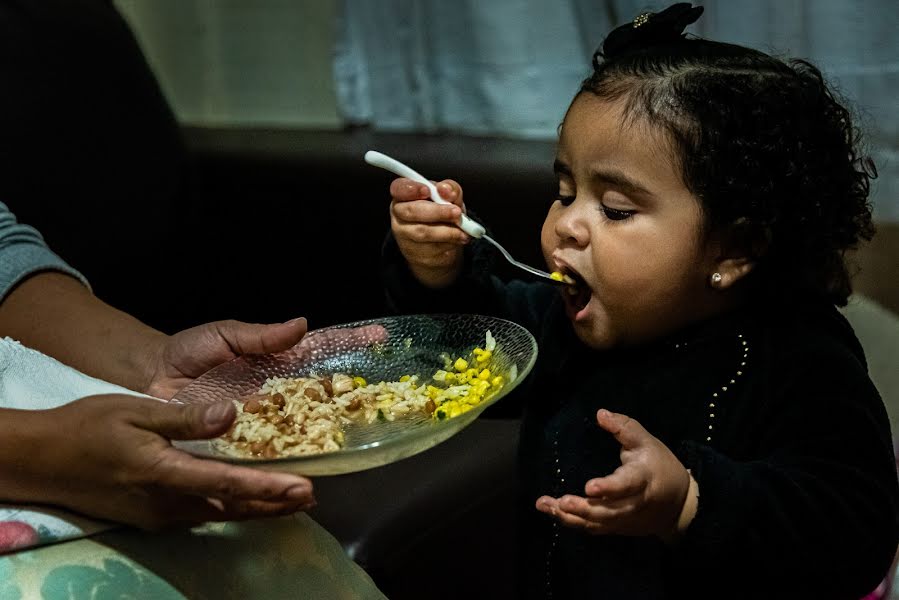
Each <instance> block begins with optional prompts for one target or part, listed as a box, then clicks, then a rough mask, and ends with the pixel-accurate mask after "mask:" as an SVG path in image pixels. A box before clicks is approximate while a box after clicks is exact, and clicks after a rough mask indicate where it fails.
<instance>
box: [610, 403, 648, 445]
mask: <svg viewBox="0 0 899 600" xmlns="http://www.w3.org/2000/svg"><path fill="white" fill-rule="evenodd" d="M596 422H597V423H598V424H599V426H600V427H602V428H603V429H605V430H606V431H608V432H609V433H611V434H612V435H614V436H615V439H616V440H618V443H619V444H621V447H622V448H625V449H633V448H638V447H640V446H641V445H644V444H647V443H649V442H650V441H651V440H652V439H654V438H653V436H652V434H650V433H649V432H648V431H646V429H644V428H643V426H642V425H641V424H640V423H639V421H637V420H636V419H632V418H630V417H629V416H627V415H622V414H620V413H613V412H610V411H608V410H606V409H604V408H601V409H599V411H597V413H596Z"/></svg>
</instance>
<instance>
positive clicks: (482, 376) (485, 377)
mask: <svg viewBox="0 0 899 600" xmlns="http://www.w3.org/2000/svg"><path fill="white" fill-rule="evenodd" d="M478 379H483V380H484V381H487V380H488V379H490V369H484V370H483V371H481V372H480V373H478Z"/></svg>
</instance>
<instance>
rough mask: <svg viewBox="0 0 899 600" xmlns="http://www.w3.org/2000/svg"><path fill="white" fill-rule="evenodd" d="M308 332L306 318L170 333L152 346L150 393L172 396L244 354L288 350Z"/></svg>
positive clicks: (226, 324)
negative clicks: (211, 370)
mask: <svg viewBox="0 0 899 600" xmlns="http://www.w3.org/2000/svg"><path fill="white" fill-rule="evenodd" d="M305 333H306V319H304V318H298V319H293V320H291V321H288V322H286V323H277V324H273V325H258V324H254V323H241V322H239V321H216V322H214V323H207V324H206V325H199V326H197V327H192V328H190V329H185V330H184V331H181V332H179V333H176V334H175V335H173V336H166V337H164V338H162V341H161V342H160V343H159V344H158V345H156V346H155V347H153V348H152V350H151V355H150V358H149V359H148V364H149V379H148V383H147V386H146V390H145V391H146V393H147V394H149V395H151V396H155V397H157V398H163V399H165V400H169V399H171V398H172V397H173V396H174V395H175V394H176V393H177V392H178V390H180V389H181V388H183V387H184V386H185V385H187V384H188V383H190V382H191V381H193V380H194V379H196V378H197V377H199V376H200V375H202V374H203V373H205V372H206V371H208V370H209V369H211V368H212V367H215V366H218V365H220V364H222V363H224V362H227V361H229V360H231V359H233V358H237V357H238V356H240V355H241V354H265V353H269V352H280V351H282V350H287V349H288V348H291V347H293V346H294V345H295V344H297V343H298V342H299V341H300V340H301V339H302V337H303V335H304V334H305Z"/></svg>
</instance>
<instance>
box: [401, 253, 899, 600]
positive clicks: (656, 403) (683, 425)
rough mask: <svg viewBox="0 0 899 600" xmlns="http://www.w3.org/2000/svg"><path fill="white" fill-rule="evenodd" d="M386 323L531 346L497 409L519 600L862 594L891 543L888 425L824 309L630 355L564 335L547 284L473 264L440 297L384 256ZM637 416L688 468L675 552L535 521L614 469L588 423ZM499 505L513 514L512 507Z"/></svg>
mask: <svg viewBox="0 0 899 600" xmlns="http://www.w3.org/2000/svg"><path fill="white" fill-rule="evenodd" d="M384 256H385V265H384V267H385V268H384V276H385V284H386V287H387V293H388V298H389V300H390V302H391V304H392V305H393V307H394V308H395V309H396V310H397V311H398V312H405V313H410V312H432V313H433V312H474V313H480V314H491V315H494V316H498V317H503V318H507V319H510V320H513V321H516V322H518V323H520V324H522V325H524V326H525V327H527V328H528V329H529V330H530V331H531V332H532V333H533V334H534V336H535V337H536V338H537V341H538V344H539V357H538V360H537V364H536V366H535V367H534V370H533V371H532V373H531V374H530V376H529V377H528V379H527V381H526V382H525V383H523V384H522V385H521V386H520V387H519V388H518V389H517V390H516V391H515V392H514V393H513V394H512V395H510V397H509V398H507V399H505V400H502V401H501V402H500V403H499V404H498V405H497V407H500V406H503V407H504V408H506V409H510V408H514V407H515V406H516V404H519V405H521V406H522V407H523V424H522V435H521V448H520V459H521V485H520V487H521V494H520V506H519V509H520V514H521V516H522V523H523V536H522V564H521V569H520V573H521V578H520V579H521V582H520V583H521V584H522V586H521V591H522V596H525V597H534V598H579V599H583V598H609V599H616V598H627V599H638V598H681V597H690V598H696V597H701V598H702V597H708V598H779V597H790V598H847V599H854V598H860V597H861V596H863V595H864V594H866V593H868V592H870V591H871V590H873V588H874V587H876V585H877V584H878V582H879V581H880V579H881V578H882V577H883V576H884V575H885V573H886V571H887V569H888V567H889V565H890V563H891V561H892V558H893V555H894V552H895V550H896V544H897V539H899V510H897V508H899V485H897V477H896V465H895V461H894V458H893V451H892V443H891V436H890V429H889V422H888V419H887V415H886V411H885V410H884V406H883V403H882V402H881V400H880V397H879V395H878V393H877V390H876V389H875V388H874V386H873V384H872V383H871V381H870V379H869V378H868V375H867V370H866V364H865V359H864V354H863V352H862V349H861V346H860V345H859V343H858V340H857V339H856V337H855V335H854V334H853V332H852V329H851V327H850V326H849V324H848V323H847V322H846V320H845V319H844V318H843V317H842V316H841V315H840V314H839V312H838V311H837V310H836V309H835V308H834V307H833V306H832V305H828V304H826V303H823V302H818V301H813V300H808V299H807V300H804V301H799V300H796V301H792V302H784V303H783V304H782V305H781V306H779V307H777V309H776V310H773V309H770V308H765V307H754V308H751V309H743V310H739V311H735V312H733V313H730V314H727V315H725V316H722V317H718V318H715V319H713V320H709V321H707V322H703V323H701V324H698V325H694V326H691V327H688V328H686V329H685V330H683V331H680V332H678V333H677V334H674V335H672V336H668V337H666V338H665V339H661V340H658V341H656V342H653V343H652V344H649V345H646V346H643V347H640V348H638V349H628V350H615V351H606V352H599V351H594V350H591V349H589V348H587V347H586V346H584V345H583V344H582V343H581V342H580V341H578V339H577V338H576V337H575V335H574V332H573V330H572V327H571V325H570V322H569V321H568V319H567V317H566V316H565V314H564V311H563V308H562V302H561V298H560V296H559V293H558V291H557V289H556V288H553V287H552V286H550V285H544V284H525V283H522V282H511V283H509V284H504V283H501V282H499V281H498V280H496V279H495V278H491V277H489V276H487V275H486V270H485V269H484V265H483V264H482V263H481V262H480V259H471V258H470V257H469V260H468V266H467V268H466V272H465V273H464V275H463V277H462V278H461V279H460V280H459V282H458V283H457V284H456V285H455V286H453V287H452V288H450V289H445V290H441V291H440V292H439V293H437V292H433V291H429V290H427V289H425V288H424V287H422V286H420V285H418V284H417V283H416V282H415V280H414V279H413V278H412V276H411V274H410V273H409V271H408V269H407V268H406V264H405V261H404V260H403V258H402V256H401V255H400V254H399V252H398V250H397V248H396V245H395V243H393V242H392V240H388V243H387V245H386V246H385V255H384ZM599 408H607V409H609V410H612V411H615V412H621V413H624V414H626V415H628V416H630V417H632V418H635V419H637V420H638V421H640V423H641V424H642V425H643V426H644V427H645V428H646V429H647V430H648V431H649V432H650V433H651V434H653V435H654V436H656V437H657V438H659V439H660V440H661V441H662V442H664V443H665V444H666V445H667V446H668V447H669V448H670V449H671V450H672V451H673V452H674V453H675V454H676V455H677V456H678V457H679V458H680V460H681V461H682V462H683V463H684V465H685V466H686V467H687V468H689V469H691V471H692V473H693V476H694V477H695V478H696V480H697V482H698V483H699V489H700V501H699V509H698V512H697V514H696V518H695V519H694V521H693V522H692V524H691V525H690V527H689V528H688V530H687V532H686V534H685V536H684V537H683V538H682V539H681V540H680V541H679V542H677V543H676V544H675V545H671V546H669V545H666V544H665V543H663V542H662V541H660V540H658V539H656V538H654V537H626V536H591V535H588V534H586V533H584V532H583V531H581V530H572V529H565V528H563V527H560V526H558V525H556V523H555V522H554V521H553V520H552V519H551V518H550V517H548V516H546V515H544V514H542V513H539V512H538V511H536V509H535V508H534V502H535V500H536V499H537V498H538V497H539V496H541V495H544V494H549V495H552V496H556V497H558V496H560V495H562V494H566V493H571V494H578V495H583V488H584V484H585V483H586V482H587V481H588V480H589V479H591V478H593V477H598V476H602V475H605V474H608V473H611V472H612V471H614V470H615V468H617V467H618V466H619V465H620V464H621V463H620V459H619V451H620V446H619V445H618V443H617V442H616V441H615V439H614V438H613V437H612V436H611V435H610V434H608V433H606V432H604V431H603V430H601V429H600V428H599V426H598V425H597V423H596V412H597V410H598V409H599ZM510 508H511V507H510Z"/></svg>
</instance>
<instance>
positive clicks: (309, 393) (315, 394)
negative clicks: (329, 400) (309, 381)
mask: <svg viewBox="0 0 899 600" xmlns="http://www.w3.org/2000/svg"><path fill="white" fill-rule="evenodd" d="M303 395H304V396H306V397H307V398H309V399H310V400H312V401H313V402H321V401H322V395H321V394H320V393H319V391H318V390H317V389H315V388H311V387H307V388H306V389H305V390H304V391H303Z"/></svg>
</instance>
